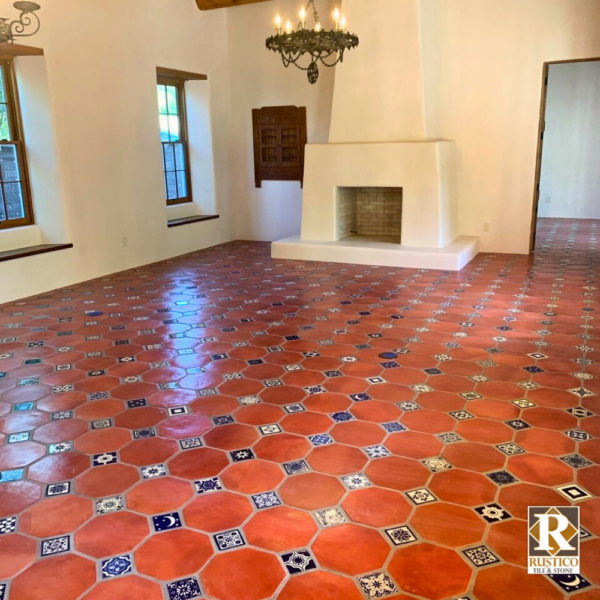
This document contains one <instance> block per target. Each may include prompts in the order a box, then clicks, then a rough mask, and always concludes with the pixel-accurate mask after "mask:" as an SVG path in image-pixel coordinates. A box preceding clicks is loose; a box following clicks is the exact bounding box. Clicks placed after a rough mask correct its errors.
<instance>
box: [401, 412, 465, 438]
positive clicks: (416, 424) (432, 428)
mask: <svg viewBox="0 0 600 600" xmlns="http://www.w3.org/2000/svg"><path fill="white" fill-rule="evenodd" d="M400 420H401V421H402V423H404V425H406V427H408V428H409V429H412V430H413V431H422V432H424V433H443V432H444V431H452V430H453V429H454V426H455V425H456V421H455V420H454V419H453V418H452V417H451V416H449V415H447V414H445V413H441V412H437V411H434V410H427V409H424V410H414V411H410V412H407V413H404V414H403V415H402V417H401V418H400Z"/></svg>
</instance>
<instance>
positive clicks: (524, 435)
mask: <svg viewBox="0 0 600 600" xmlns="http://www.w3.org/2000/svg"><path fill="white" fill-rule="evenodd" d="M515 441H516V443H517V444H519V446H523V448H525V450H529V451H530V452H535V453H537V454H550V455H551V456H562V455H564V454H570V453H572V452H574V451H575V440H573V439H571V438H570V437H567V436H566V435H564V434H563V433H559V432H558V431H548V430H545V429H534V428H531V429H525V430H523V431H519V432H517V436H516V438H515Z"/></svg>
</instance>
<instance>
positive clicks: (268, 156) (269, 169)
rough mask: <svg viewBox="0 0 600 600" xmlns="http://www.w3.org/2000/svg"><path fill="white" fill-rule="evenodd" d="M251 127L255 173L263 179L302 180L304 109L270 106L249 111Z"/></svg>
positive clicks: (259, 178) (258, 182) (258, 177)
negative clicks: (252, 131)
mask: <svg viewBox="0 0 600 600" xmlns="http://www.w3.org/2000/svg"><path fill="white" fill-rule="evenodd" d="M252 124H253V129H254V176H255V184H256V187H258V188H259V187H262V182H263V181H269V180H271V181H300V184H301V185H302V183H303V179H304V146H305V145H306V108H304V107H300V108H298V107H296V106H272V107H266V108H261V109H254V110H253V111H252Z"/></svg>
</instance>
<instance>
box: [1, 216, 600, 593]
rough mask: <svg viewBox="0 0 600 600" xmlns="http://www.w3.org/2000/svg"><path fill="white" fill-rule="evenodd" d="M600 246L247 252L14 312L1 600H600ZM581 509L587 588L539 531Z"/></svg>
mask: <svg viewBox="0 0 600 600" xmlns="http://www.w3.org/2000/svg"><path fill="white" fill-rule="evenodd" d="M599 224H600V222H598V221H596V222H593V221H576V220H548V219H546V220H543V221H542V222H541V223H540V229H539V232H538V239H539V250H538V252H537V253H536V255H535V256H534V257H529V256H514V255H491V254H482V255H480V256H479V257H478V258H477V259H476V260H474V261H473V262H472V263H471V264H470V265H469V266H468V267H467V268H465V269H464V270H463V271H462V272H460V273H453V272H442V271H426V270H410V269H393V268H388V267H368V266H352V265H340V264H331V263H304V262H297V261H288V262H285V261H279V260H275V261H274V260H271V259H270V258H269V245H268V244H261V243H247V242H236V243H231V244H226V245H223V246H219V247H216V248H213V249H209V250H207V251H203V252H199V253H195V254H193V255H189V256H185V257H181V258H178V259H174V260H170V261H166V262H164V263H161V264H158V265H152V266H147V267H143V268H140V269H135V270H133V271H130V272H126V273H121V274H118V275H114V276H111V277H105V278H102V279H100V280H97V281H93V282H90V283H85V284H81V285H77V286H74V287H73V288H72V289H64V290H58V291H55V292H51V293H48V294H43V295H40V296H38V297H36V298H31V299H29V300H26V301H23V302H16V303H14V304H11V305H5V306H3V307H2V308H1V309H0V392H1V393H2V396H1V401H0V414H1V415H2V416H1V417H0V442H1V444H2V445H0V472H1V474H0V481H1V483H0V553H1V555H2V559H1V560H0V599H3V600H7V599H9V600H76V599H78V598H82V599H85V600H108V599H110V600H125V599H128V600H130V599H134V598H136V599H137V598H144V600H160V599H162V600H188V599H190V598H213V599H217V600H261V599H274V598H278V599H279V600H300V599H301V600H354V599H356V600H359V599H361V598H363V599H364V598H399V599H400V598H401V599H404V600H406V599H408V598H413V599H414V598H421V599H423V598H426V599H430V600H455V599H459V598H460V599H467V598H468V599H470V600H512V599H519V600H521V599H527V600H559V599H563V598H567V597H568V598H576V599H577V600H598V599H599V598H600V588H599V587H597V586H598V585H599V584H600V539H599V538H598V537H597V536H600V500H599V499H598V498H597V496H598V495H600V466H599V463H600V440H599V437H600V416H598V415H599V413H600V345H599V344H600V342H599V341H598V339H599V337H600V327H599V324H598V321H597V318H598V317H597V315H598V312H597V311H598V308H599V306H600V302H599V287H600V281H599V280H600V246H599V245H598V237H597V236H598V227H599ZM570 503H571V504H575V505H576V506H579V507H580V508H581V518H582V524H583V527H584V531H583V535H584V536H585V539H584V540H583V543H582V547H583V549H582V575H583V577H582V578H581V580H580V582H579V583H578V584H577V585H573V581H569V580H568V579H565V578H560V577H555V578H554V579H551V578H549V577H547V576H541V575H535V576H533V575H531V576H530V575H527V574H526V571H525V569H524V568H523V567H524V565H525V561H526V529H527V526H526V521H525V520H524V519H525V517H526V508H527V506H528V505H530V504H533V505H567V504H570Z"/></svg>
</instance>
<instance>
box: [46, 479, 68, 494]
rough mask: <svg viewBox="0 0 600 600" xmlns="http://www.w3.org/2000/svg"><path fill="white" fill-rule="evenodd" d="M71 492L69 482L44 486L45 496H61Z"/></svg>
mask: <svg viewBox="0 0 600 600" xmlns="http://www.w3.org/2000/svg"><path fill="white" fill-rule="evenodd" d="M70 491H71V482H70V481H61V482H59V483H49V484H48V485H47V486H46V496H61V495H62V494H68V493H69V492H70Z"/></svg>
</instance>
